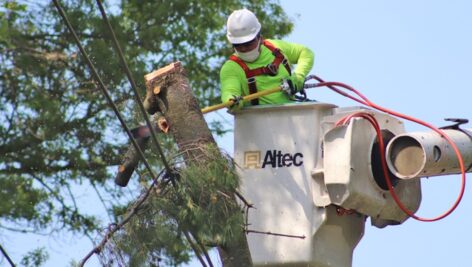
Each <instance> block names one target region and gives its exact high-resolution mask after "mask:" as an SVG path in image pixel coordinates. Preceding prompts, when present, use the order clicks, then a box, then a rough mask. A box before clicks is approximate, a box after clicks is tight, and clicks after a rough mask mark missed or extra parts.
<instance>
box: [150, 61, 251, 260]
mask: <svg viewBox="0 0 472 267" xmlns="http://www.w3.org/2000/svg"><path fill="white" fill-rule="evenodd" d="M144 79H145V82H146V89H147V90H146V99H145V100H144V103H145V107H146V110H147V111H148V112H149V113H151V114H153V113H154V112H156V111H160V112H162V114H163V116H164V117H165V118H166V120H167V125H168V127H169V132H170V134H171V135H172V136H173V137H174V139H175V141H176V143H177V145H178V148H179V151H180V152H181V153H182V155H183V157H184V160H185V161H186V162H192V163H198V164H205V162H208V160H209V159H208V158H206V157H205V154H204V153H202V149H205V148H208V147H210V146H211V145H213V146H217V145H216V142H215V140H214V139H213V136H212V134H211V131H210V129H209V128H208V125H207V123H206V122H205V120H204V118H203V114H202V112H201V111H200V107H199V105H198V102H197V99H196V98H195V96H194V95H193V93H192V90H191V87H190V85H189V81H188V79H187V76H186V73H185V70H184V68H183V67H182V65H181V64H180V62H175V63H172V64H170V65H168V66H166V67H164V68H161V69H158V70H156V71H154V72H152V73H149V74H147V75H146V76H145V77H144ZM155 88H159V94H157V95H156V94H154V92H155V90H154V89H155ZM195 148H201V149H195ZM232 201H234V202H235V203H236V198H235V196H232ZM235 206H236V205H235ZM234 213H240V215H241V216H243V214H242V213H241V210H239V209H238V210H234ZM241 221H244V220H241ZM234 231H235V232H238V233H237V234H235V237H234V238H233V240H231V241H230V242H226V243H225V244H219V245H218V251H219V254H220V258H221V260H222V262H223V265H224V266H225V267H233V266H238V267H240V266H252V262H251V256H250V253H249V248H248V245H247V240H246V235H245V232H244V227H243V225H241V228H240V229H234Z"/></svg>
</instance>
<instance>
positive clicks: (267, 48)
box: [220, 9, 314, 111]
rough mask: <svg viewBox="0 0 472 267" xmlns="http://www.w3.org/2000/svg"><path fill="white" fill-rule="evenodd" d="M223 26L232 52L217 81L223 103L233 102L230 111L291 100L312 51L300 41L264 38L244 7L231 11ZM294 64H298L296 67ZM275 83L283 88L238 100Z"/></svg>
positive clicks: (309, 63)
mask: <svg viewBox="0 0 472 267" xmlns="http://www.w3.org/2000/svg"><path fill="white" fill-rule="evenodd" d="M226 27H227V34H226V37H227V38H228V41H229V42H230V43H231V44H232V45H233V49H234V53H233V54H232V55H231V56H230V58H229V60H227V61H226V62H225V63H224V64H223V66H222V68H221V71H220V82H221V100H222V101H223V103H225V102H227V101H229V100H232V101H233V105H232V106H231V107H230V111H234V110H237V109H239V108H241V107H243V106H247V105H258V104H260V105H265V104H283V103H290V102H293V101H294V98H293V96H294V95H295V94H296V93H297V92H300V91H303V85H304V82H305V77H306V76H307V74H308V73H309V72H310V70H311V68H312V67H313V61H314V54H313V52H312V51H311V50H310V49H309V48H307V47H305V46H303V45H300V44H295V43H289V42H285V41H282V40H268V39H264V38H263V36H262V35H261V24H260V23H259V20H258V19H257V17H256V16H255V15H254V13H252V12H251V11H249V10H247V9H240V10H236V11H234V12H233V13H232V14H231V15H230V16H229V17H228V21H227V25H226ZM293 64H297V67H296V69H295V70H294V69H292V65H293ZM278 86H282V88H283V90H282V91H280V92H276V93H273V94H269V95H266V96H262V97H260V98H259V99H255V100H251V102H250V103H244V102H243V101H241V100H242V96H245V95H249V94H253V93H256V92H259V91H264V90H268V89H273V88H276V87H278Z"/></svg>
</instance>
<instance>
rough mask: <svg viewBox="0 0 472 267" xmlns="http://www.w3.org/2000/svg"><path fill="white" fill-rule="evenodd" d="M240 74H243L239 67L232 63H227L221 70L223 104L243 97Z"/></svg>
mask: <svg viewBox="0 0 472 267" xmlns="http://www.w3.org/2000/svg"><path fill="white" fill-rule="evenodd" d="M239 72H241V70H240V69H239V66H238V65H237V64H236V63H233V62H230V61H228V62H226V63H225V64H224V65H223V67H222V68H221V71H220V83H221V102H223V103H225V102H227V101H228V100H230V99H234V98H235V97H239V96H242V95H243V92H242V84H241V78H240V77H239V76H240V73H239ZM241 104H242V103H241Z"/></svg>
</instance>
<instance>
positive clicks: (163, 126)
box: [157, 117, 169, 133]
mask: <svg viewBox="0 0 472 267" xmlns="http://www.w3.org/2000/svg"><path fill="white" fill-rule="evenodd" d="M157 125H158V126H159V129H161V131H162V132H163V133H168V132H169V123H167V120H166V118H164V117H159V119H158V120H157Z"/></svg>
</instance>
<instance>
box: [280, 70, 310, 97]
mask: <svg viewBox="0 0 472 267" xmlns="http://www.w3.org/2000/svg"><path fill="white" fill-rule="evenodd" d="M304 83H305V81H304V79H303V78H299V77H297V76H296V75H295V74H292V76H290V77H288V78H285V79H283V80H282V84H281V87H282V91H284V92H285V93H286V94H287V95H288V96H294V95H295V94H296V93H298V92H300V91H302V90H303V86H304Z"/></svg>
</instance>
